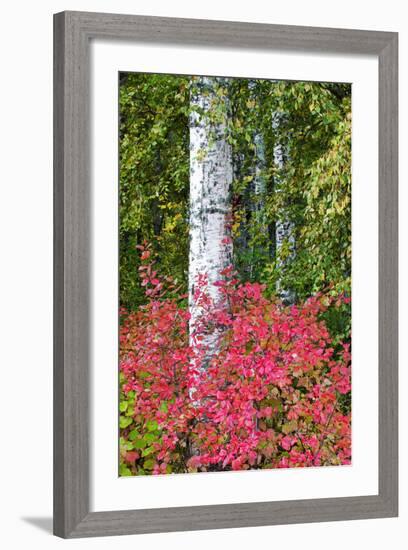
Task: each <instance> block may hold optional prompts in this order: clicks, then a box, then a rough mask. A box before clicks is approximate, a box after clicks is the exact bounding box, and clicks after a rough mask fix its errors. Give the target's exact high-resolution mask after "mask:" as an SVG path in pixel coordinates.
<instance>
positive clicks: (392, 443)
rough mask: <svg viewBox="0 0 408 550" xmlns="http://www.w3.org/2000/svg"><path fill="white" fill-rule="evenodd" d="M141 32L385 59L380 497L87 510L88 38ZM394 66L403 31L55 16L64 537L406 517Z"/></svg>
mask: <svg viewBox="0 0 408 550" xmlns="http://www.w3.org/2000/svg"><path fill="white" fill-rule="evenodd" d="M224 28H225V30H226V32H225V33H222V31H223V29H224ZM197 30H199V31H200V32H199V33H198V34H199V35H198V36H196V35H195V33H196V31H197ZM239 30H241V31H242V35H240V33H238V32H237V31H239ZM272 31H273V36H271V34H270V33H271V32H272ZM268 33H269V35H268ZM135 36H138V37H139V38H140V39H141V40H143V41H146V42H148V41H149V40H150V41H155V42H159V43H162V44H168V43H190V44H192V43H200V44H203V45H205V44H207V45H211V44H213V45H216V46H222V45H230V46H232V47H252V48H261V46H262V44H264V42H263V41H265V44H264V45H265V47H268V48H272V47H277V46H278V45H279V44H280V43H281V41H282V40H283V42H282V43H283V44H284V45H285V46H284V47H286V48H288V47H289V49H299V48H302V47H303V48H309V49H310V50H311V51H329V52H343V53H370V54H373V55H378V56H379V92H380V94H379V126H380V133H379V148H380V151H379V152H380V155H379V178H380V186H379V187H380V188H379V201H380V208H379V232H380V235H379V239H380V240H379V248H380V261H379V282H380V296H379V312H380V327H379V336H380V339H379V348H380V349H379V362H380V365H379V366H380V368H379V383H380V401H379V435H380V437H379V488H380V491H379V492H380V494H379V495H372V496H361V497H346V498H331V499H311V500H307V501H279V502H259V503H249V504H246V503H239V504H229V505H214V506H198V507H177V508H156V509H150V510H123V511H121V510H115V511H110V512H92V513H90V512H89V496H90V491H89V451H88V446H89V434H88V422H89V408H88V407H89V405H88V402H89V394H88V392H89V359H90V357H89V349H88V346H89V335H90V332H89V322H90V319H89V302H90V293H91V292H90V286H89V284H90V278H89V272H90V260H89V258H90V256H89V252H90V226H89V215H90V205H91V202H90V188H89V187H90V186H89V185H88V183H87V182H88V181H89V180H88V172H89V166H88V164H89V152H90V151H89V137H90V136H89V120H90V118H89V82H88V79H89V39H90V38H94V37H101V38H107V37H108V38H114V39H115V38H117V39H123V38H128V39H129V38H130V39H131V38H134V37H135ZM240 40H241V42H240ZM288 44H289V46H288ZM397 70H398V68H397V34H396V33H384V32H378V31H353V30H341V29H317V28H315V29H314V28H310V27H294V26H277V25H265V24H257V23H235V22H221V21H204V20H201V21H200V20H187V19H174V18H161V17H145V16H134V15H133V16H125V15H120V14H100V13H99V14H98V13H86V12H62V13H59V14H56V15H54V224H55V225H54V254H55V263H54V533H55V534H56V535H58V536H60V537H64V538H78V537H89V536H102V535H119V534H135V533H149V532H170V531H183V530H184V531H186V530H197V529H216V528H227V527H246V526H260V525H276V524H284V523H304V522H319V521H334V520H346V519H365V518H367V519H368V518H380V517H393V516H395V515H397V501H398V496H397V489H398V487H397V485H398V471H397V465H398V458H397V452H398V443H397V431H396V430H397V416H396V415H397V408H396V403H397V351H396V345H397V334H396V330H397V302H396V300H397V289H396V283H397V272H396V269H397V255H396V253H397V225H396V212H397V152H396V147H397V132H398V129H397V111H398V105H397ZM387 281H388V282H387Z"/></svg>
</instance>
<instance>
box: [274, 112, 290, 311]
mask: <svg viewBox="0 0 408 550" xmlns="http://www.w3.org/2000/svg"><path fill="white" fill-rule="evenodd" d="M280 121H281V117H280V116H275V117H274V122H273V125H274V127H275V128H278V127H279V124H280ZM273 158H274V164H275V167H276V168H277V173H278V176H275V186H274V187H275V190H276V192H277V193H279V188H280V184H281V181H280V177H281V176H280V174H281V172H282V169H283V167H284V163H285V155H284V149H283V147H282V144H281V143H276V144H275V146H274V150H273ZM275 231H276V233H275V243H276V266H277V268H278V269H279V270H282V269H284V267H285V266H286V265H287V264H288V263H289V262H290V261H291V260H292V259H293V258H294V256H295V227H294V224H293V222H292V221H291V220H288V219H285V217H284V216H283V215H280V216H279V217H278V219H277V220H276V223H275ZM276 291H277V293H278V295H279V296H280V297H281V299H282V300H283V301H284V302H285V303H287V304H293V303H294V301H295V298H296V297H295V293H294V291H293V290H291V289H289V288H285V285H284V284H283V283H282V281H281V279H278V281H277V284H276Z"/></svg>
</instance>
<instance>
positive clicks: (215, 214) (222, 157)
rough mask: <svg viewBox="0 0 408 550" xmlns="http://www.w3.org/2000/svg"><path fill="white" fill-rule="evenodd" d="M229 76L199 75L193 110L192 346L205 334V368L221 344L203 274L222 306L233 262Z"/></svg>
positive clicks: (190, 272)
mask: <svg viewBox="0 0 408 550" xmlns="http://www.w3.org/2000/svg"><path fill="white" fill-rule="evenodd" d="M225 90H226V82H225V79H220V78H215V77H198V78H197V79H196V80H194V82H193V86H192V92H191V98H190V101H191V107H192V112H191V115H190V226H189V230H190V252H189V273H188V284H189V311H190V316H191V317H190V326H189V331H190V345H192V346H193V347H194V346H195V345H196V340H195V337H196V336H200V337H201V338H202V340H201V345H202V346H203V348H204V349H205V350H206V351H205V360H204V363H203V364H202V365H201V367H202V368H205V365H206V364H208V361H209V360H210V359H211V357H212V356H213V354H214V353H215V352H216V349H217V341H218V338H219V333H220V331H219V329H218V328H217V327H212V328H208V327H207V328H206V329H205V330H203V327H202V325H200V321H201V318H202V315H203V310H202V308H201V307H200V305H198V304H197V297H196V291H197V284H198V278H199V276H206V279H207V282H208V295H209V297H210V298H211V299H212V301H213V303H214V304H215V305H216V306H218V307H220V306H221V307H222V306H223V304H222V295H221V293H220V290H219V288H218V287H217V286H214V283H215V282H216V281H219V280H221V279H222V278H223V277H222V274H221V272H222V270H223V269H225V268H226V267H228V266H230V265H231V262H232V244H231V239H230V229H229V225H230V220H231V184H232V175H233V172H232V153H231V146H230V145H229V144H228V142H227V139H226V138H227V124H226V123H227V116H228V114H227V111H228V100H227V97H226V91H225Z"/></svg>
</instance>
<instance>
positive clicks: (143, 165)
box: [119, 73, 189, 309]
mask: <svg viewBox="0 0 408 550" xmlns="http://www.w3.org/2000/svg"><path fill="white" fill-rule="evenodd" d="M188 83H189V79H188V78H186V77H178V76H171V75H156V74H136V73H132V74H121V77H120V92H119V102H120V193H119V197H120V199H119V200H120V207H119V215H120V239H119V246H120V301H121V304H122V305H124V306H126V307H127V308H131V309H133V308H136V307H137V306H138V305H140V303H141V302H142V301H143V292H142V289H141V287H140V284H139V278H138V277H137V269H138V266H139V254H138V252H137V249H136V245H138V244H141V243H142V242H143V241H144V240H148V241H149V242H152V243H153V245H154V247H155V252H156V253H157V254H158V257H159V268H160V271H161V272H162V273H164V274H166V273H167V274H171V275H173V277H174V279H175V280H177V281H178V282H180V283H184V285H185V282H186V257H187V255H188V188H189V133H188V114H189V92H188Z"/></svg>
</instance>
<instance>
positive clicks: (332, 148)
mask: <svg viewBox="0 0 408 550" xmlns="http://www.w3.org/2000/svg"><path fill="white" fill-rule="evenodd" d="M215 82H216V86H217V90H216V94H215V98H214V100H213V104H212V110H211V115H210V116H211V119H212V120H213V121H217V120H221V119H222V120H225V114H226V110H227V111H228V118H227V120H228V139H229V141H230V143H231V145H232V148H233V161H234V181H233V189H232V204H233V220H232V235H233V241H234V264H235V267H236V268H237V269H238V271H239V274H240V277H241V279H242V280H243V281H251V282H254V281H261V282H263V283H265V284H266V285H267V291H268V293H269V295H273V294H275V293H276V288H277V283H278V281H279V284H280V285H281V287H282V288H286V289H290V290H292V291H293V292H294V293H295V295H296V298H297V299H298V300H303V299H305V298H306V297H308V296H310V295H312V294H314V293H316V292H318V291H320V290H323V289H327V288H328V287H330V288H331V290H332V292H333V293H336V292H337V293H338V292H342V291H345V292H346V293H347V294H349V293H350V290H351V280H350V277H351V86H350V85H348V84H336V83H314V82H289V81H271V80H248V79H239V78H237V79H217V80H216V81H215ZM197 85H198V84H197V79H194V78H189V77H185V76H172V75H158V74H136V73H132V74H122V75H121V84H120V301H121V305H123V306H125V307H126V308H127V309H136V308H137V307H138V306H139V305H140V304H141V303H143V302H144V294H143V291H142V288H141V286H140V282H139V278H138V277H137V269H138V267H139V265H140V259H139V254H138V252H137V250H136V245H140V244H141V243H142V242H143V241H145V240H147V241H148V242H150V243H152V247H153V252H154V254H155V255H156V256H157V258H158V264H157V268H158V270H159V271H160V273H163V274H165V275H171V276H172V277H173V278H174V280H175V281H176V284H177V285H179V291H180V293H184V292H185V291H186V288H187V273H188V201H189V114H190V111H191V109H192V108H194V109H197V107H196V106H195V107H191V106H190V91H191V89H192V87H194V86H197ZM202 93H204V94H205V93H208V92H207V91H206V90H205V89H203V90H202ZM225 94H227V95H228V104H226V102H225V101H224V99H223V98H224V96H225ZM277 116H278V117H279V124H276V117H277ZM256 136H260V137H261V139H262V142H263V144H264V147H263V148H264V152H263V156H264V158H263V159H262V162H261V164H259V158H258V157H257V155H258V151H257V147H256V145H255V142H256ZM277 145H280V146H281V147H282V150H283V151H284V153H285V162H284V163H283V166H282V167H281V168H280V167H278V166H277V165H276V162H275V161H274V148H275V147H276V146H277ZM255 178H258V179H259V178H261V180H262V181H263V187H262V190H261V191H259V189H256V185H255ZM282 220H289V221H291V222H292V224H293V231H294V237H295V253H294V254H292V252H291V247H290V245H289V242H286V243H285V242H284V243H283V246H282V247H280V248H279V250H277V247H276V243H275V228H276V223H277V222H278V221H282Z"/></svg>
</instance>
